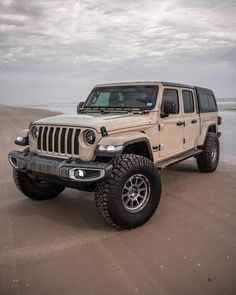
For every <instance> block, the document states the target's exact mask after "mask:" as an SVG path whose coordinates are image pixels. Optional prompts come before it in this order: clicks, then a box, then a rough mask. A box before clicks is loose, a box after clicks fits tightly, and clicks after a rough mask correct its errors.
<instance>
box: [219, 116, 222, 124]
mask: <svg viewBox="0 0 236 295" xmlns="http://www.w3.org/2000/svg"><path fill="white" fill-rule="evenodd" d="M221 123H222V117H220V116H218V125H221Z"/></svg>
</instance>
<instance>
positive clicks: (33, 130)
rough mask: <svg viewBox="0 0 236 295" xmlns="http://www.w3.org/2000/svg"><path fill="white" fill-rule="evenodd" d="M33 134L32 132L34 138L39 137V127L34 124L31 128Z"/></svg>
mask: <svg viewBox="0 0 236 295" xmlns="http://www.w3.org/2000/svg"><path fill="white" fill-rule="evenodd" d="M31 134H32V137H33V139H37V138H38V135H39V130H38V127H37V126H33V127H32V128H31Z"/></svg>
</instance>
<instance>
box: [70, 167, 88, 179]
mask: <svg viewBox="0 0 236 295" xmlns="http://www.w3.org/2000/svg"><path fill="white" fill-rule="evenodd" d="M85 176H86V172H85V171H84V170H81V169H74V168H73V169H71V170H70V171H69V177H70V178H71V179H74V180H77V179H83V178H84V177H85Z"/></svg>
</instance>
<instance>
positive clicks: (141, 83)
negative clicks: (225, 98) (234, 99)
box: [95, 81, 213, 93]
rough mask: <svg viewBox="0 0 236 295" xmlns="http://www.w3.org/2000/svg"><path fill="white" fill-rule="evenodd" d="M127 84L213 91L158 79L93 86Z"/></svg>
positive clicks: (103, 85)
mask: <svg viewBox="0 0 236 295" xmlns="http://www.w3.org/2000/svg"><path fill="white" fill-rule="evenodd" d="M127 85H140V86H145V85H163V86H170V87H181V88H190V89H196V90H197V92H198V93H200V92H201V93H213V91H212V90H210V89H208V88H204V87H199V86H192V85H187V84H181V83H175V82H158V81H146V82H145V81H143V82H119V83H105V84H98V85H96V86H95V87H112V86H127Z"/></svg>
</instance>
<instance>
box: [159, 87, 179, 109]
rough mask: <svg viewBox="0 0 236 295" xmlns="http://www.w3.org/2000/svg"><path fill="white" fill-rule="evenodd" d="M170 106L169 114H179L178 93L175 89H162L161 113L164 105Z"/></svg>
mask: <svg viewBox="0 0 236 295" xmlns="http://www.w3.org/2000/svg"><path fill="white" fill-rule="evenodd" d="M168 104H169V105H170V104H171V105H172V108H173V112H172V113H171V114H178V113H179V98H178V91H177V90H175V89H164V92H163V97H162V103H161V112H162V113H164V110H165V105H168Z"/></svg>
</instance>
